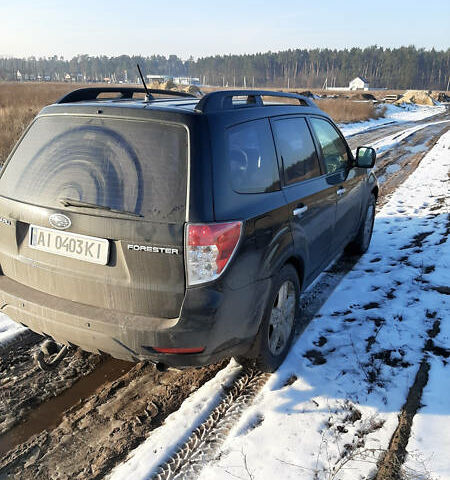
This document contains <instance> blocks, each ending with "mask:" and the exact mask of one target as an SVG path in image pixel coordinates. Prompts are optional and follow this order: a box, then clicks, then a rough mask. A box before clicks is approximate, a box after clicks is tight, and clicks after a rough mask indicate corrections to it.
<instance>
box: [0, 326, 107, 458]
mask: <svg viewBox="0 0 450 480" xmlns="http://www.w3.org/2000/svg"><path fill="white" fill-rule="evenodd" d="M41 341H42V337H41V336H40V335H37V334H35V333H33V332H31V331H26V332H24V333H23V334H21V335H20V336H19V337H18V338H16V339H15V341H14V342H12V343H10V344H8V345H7V346H6V347H4V348H3V349H2V350H0V399H1V403H0V454H3V453H4V451H5V447H4V441H3V440H2V439H3V438H4V437H3V435H4V434H5V433H6V432H8V431H9V430H10V429H11V428H13V427H14V426H15V425H17V424H18V423H20V422H21V421H22V420H24V419H25V418H26V417H27V414H28V413H29V412H30V411H31V410H32V409H35V408H36V407H38V406H39V405H40V404H41V403H43V402H45V401H46V400H48V399H50V398H52V397H55V396H58V395H60V394H61V393H62V392H63V391H65V390H67V389H68V388H70V387H71V386H72V385H73V384H74V383H75V382H76V381H77V380H78V379H79V378H81V377H83V376H85V375H87V374H89V373H90V372H92V371H93V370H94V369H95V368H96V367H97V365H99V363H100V362H101V361H102V360H101V357H99V356H98V355H89V354H84V353H83V352H77V353H76V354H75V355H73V356H71V357H67V358H66V359H64V361H63V362H62V364H61V368H59V369H57V370H54V371H52V372H43V371H41V370H40V369H39V368H38V367H37V366H36V365H35V363H34V361H33V354H34V353H35V352H36V351H37V349H38V348H39V344H40V342H41Z"/></svg>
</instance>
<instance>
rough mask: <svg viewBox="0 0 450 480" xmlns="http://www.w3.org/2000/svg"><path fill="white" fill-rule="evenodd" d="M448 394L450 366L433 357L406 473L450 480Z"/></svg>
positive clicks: (410, 447)
mask: <svg viewBox="0 0 450 480" xmlns="http://www.w3.org/2000/svg"><path fill="white" fill-rule="evenodd" d="M447 320H448V318H447ZM447 345H448V339H447ZM449 392H450V366H449V364H448V362H445V363H444V361H443V359H442V358H440V357H434V356H433V358H432V359H431V370H430V377H429V380H428V384H427V386H426V387H425V389H424V393H423V397H422V404H423V405H425V406H424V407H423V408H422V409H421V410H420V411H419V412H418V413H417V414H416V416H415V417H414V421H413V430H412V434H411V437H410V439H409V442H408V447H407V450H408V458H407V461H406V465H405V470H406V471H407V472H408V471H409V472H417V473H421V474H425V473H427V474H429V478H433V479H436V480H437V479H439V480H444V479H446V480H448V479H450V461H449V452H450V404H449ZM430 474H431V475H430Z"/></svg>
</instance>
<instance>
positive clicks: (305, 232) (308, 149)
mask: <svg viewBox="0 0 450 480" xmlns="http://www.w3.org/2000/svg"><path fill="white" fill-rule="evenodd" d="M271 123H272V129H273V133H274V137H275V144H276V148H277V153H278V156H279V161H280V163H281V165H282V166H283V167H282V168H283V184H284V187H283V191H284V194H285V197H286V200H287V203H288V207H289V212H290V218H291V229H292V232H293V236H294V243H295V247H296V250H297V252H298V253H299V254H300V255H301V256H302V258H303V259H304V261H305V279H306V283H309V282H310V281H311V280H312V279H313V278H314V277H315V276H316V275H317V273H318V272H320V271H321V270H322V269H323V267H324V266H325V265H326V264H327V262H329V260H330V256H331V248H330V238H332V236H333V230H334V222H335V209H336V200H335V191H334V188H333V187H332V186H330V185H329V184H328V183H327V181H326V178H325V177H324V176H323V175H322V172H321V170H320V165H319V159H318V155H317V152H316V148H315V145H314V142H313V139H312V136H311V133H310V130H309V127H308V125H307V122H306V120H305V118H303V117H284V118H278V119H272V121H271Z"/></svg>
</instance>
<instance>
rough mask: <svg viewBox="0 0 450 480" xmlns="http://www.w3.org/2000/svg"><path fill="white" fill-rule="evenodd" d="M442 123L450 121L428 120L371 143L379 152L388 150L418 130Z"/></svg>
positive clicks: (421, 147)
mask: <svg viewBox="0 0 450 480" xmlns="http://www.w3.org/2000/svg"><path fill="white" fill-rule="evenodd" d="M442 123H450V121H449V120H440V121H437V122H427V123H421V124H420V125H414V127H410V128H406V129H405V130H402V131H401V132H396V133H393V134H392V135H387V136H386V137H383V138H381V139H380V140H377V141H376V142H374V143H372V144H371V147H373V148H374V149H375V150H376V151H377V154H380V153H382V152H384V151H386V150H390V149H392V147H394V146H395V145H397V144H399V143H400V142H402V141H403V140H405V139H406V138H408V137H410V136H411V135H414V133H416V132H418V131H419V130H423V129H424V128H427V127H430V126H432V125H439V124H442ZM419 148H420V149H423V148H424V147H423V146H422V145H420V147H419ZM411 150H413V149H411Z"/></svg>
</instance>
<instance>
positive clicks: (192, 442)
mask: <svg viewBox="0 0 450 480" xmlns="http://www.w3.org/2000/svg"><path fill="white" fill-rule="evenodd" d="M269 376H270V375H269V374H268V373H262V372H259V371H257V370H254V369H251V368H245V369H244V370H243V372H242V373H241V375H240V376H239V377H238V378H237V379H236V380H235V381H234V383H233V385H232V387H231V388H229V389H227V390H228V391H227V393H226V395H225V396H224V398H223V399H222V401H221V402H220V403H219V405H218V406H217V407H216V408H215V409H214V410H213V411H212V412H211V414H210V415H209V417H208V418H207V419H206V420H205V421H204V422H203V423H202V424H201V425H199V426H198V427H197V428H196V429H195V430H194V431H193V432H192V434H191V436H190V437H189V439H188V440H187V441H186V442H185V443H184V444H183V445H182V446H181V447H180V448H179V449H178V450H177V451H176V452H175V454H174V455H172V456H171V457H170V458H168V459H167V460H166V462H164V463H163V464H162V465H161V466H160V467H159V469H158V471H157V473H155V474H154V475H153V476H152V479H153V480H175V479H179V480H181V479H185V480H187V479H195V478H196V477H197V475H198V474H199V473H200V471H201V470H202V468H203V467H204V465H206V463H208V462H210V461H212V460H214V458H215V455H216V452H217V450H218V448H219V447H220V445H221V444H222V442H223V441H224V440H225V438H226V436H227V435H228V433H229V431H230V430H231V428H232V427H233V426H234V424H235V422H236V421H237V420H238V419H239V417H240V416H241V414H242V412H243V410H244V409H245V408H246V407H248V406H249V405H250V404H251V402H252V400H253V399H254V397H255V396H256V395H257V394H258V392H259V391H260V389H261V388H262V387H263V385H264V384H265V383H266V381H267V380H268V379H269Z"/></svg>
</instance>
